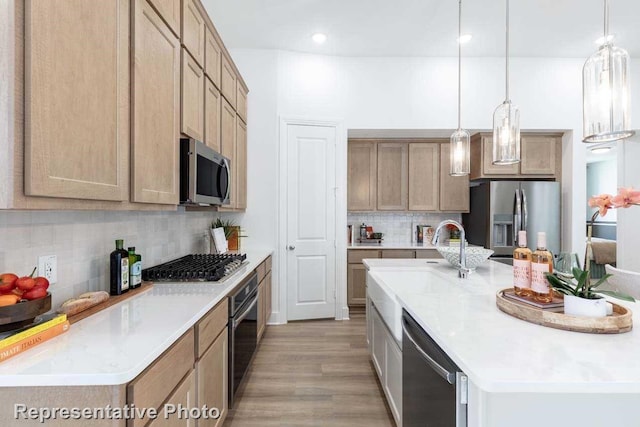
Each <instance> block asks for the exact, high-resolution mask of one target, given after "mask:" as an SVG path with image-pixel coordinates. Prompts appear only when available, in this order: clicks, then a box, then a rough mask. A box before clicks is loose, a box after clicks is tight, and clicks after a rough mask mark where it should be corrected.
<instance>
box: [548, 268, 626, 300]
mask: <svg viewBox="0 0 640 427" xmlns="http://www.w3.org/2000/svg"><path fill="white" fill-rule="evenodd" d="M545 276H546V277H547V281H548V282H549V284H550V285H551V287H553V289H554V290H556V291H558V292H560V293H561V294H564V295H573V296H576V297H579V298H586V299H597V298H600V296H599V295H608V296H610V297H614V298H618V299H621V300H624V301H631V302H635V299H634V298H633V297H632V296H630V295H626V294H623V293H620V292H615V291H610V290H605V289H597V288H598V287H599V286H600V285H602V284H603V283H607V279H608V278H609V277H611V274H606V275H605V276H604V277H602V278H601V279H600V280H598V281H597V282H596V283H595V284H593V285H592V284H591V283H590V282H591V274H590V272H589V270H581V269H579V268H577V267H575V268H574V269H573V278H574V279H575V280H576V283H574V282H573V280H572V281H570V282H568V281H566V280H563V279H561V278H560V277H558V276H557V275H555V274H551V273H546V274H545Z"/></svg>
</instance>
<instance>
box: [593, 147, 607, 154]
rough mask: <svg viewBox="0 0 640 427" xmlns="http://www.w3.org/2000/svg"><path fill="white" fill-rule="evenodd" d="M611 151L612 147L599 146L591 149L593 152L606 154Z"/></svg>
mask: <svg viewBox="0 0 640 427" xmlns="http://www.w3.org/2000/svg"><path fill="white" fill-rule="evenodd" d="M609 151H611V147H597V148H592V149H591V152H592V153H593V154H604V153H608V152H609Z"/></svg>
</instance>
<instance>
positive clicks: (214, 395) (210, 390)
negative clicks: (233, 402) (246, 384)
mask: <svg viewBox="0 0 640 427" xmlns="http://www.w3.org/2000/svg"><path fill="white" fill-rule="evenodd" d="M228 357H229V352H228V333H227V330H226V329H225V330H224V331H222V332H221V333H220V335H219V336H218V338H216V340H215V341H214V343H213V344H212V345H211V347H210V348H209V350H207V351H206V352H205V354H204V355H203V356H202V358H200V360H199V361H198V362H197V363H196V370H197V375H198V407H199V408H202V406H203V405H207V407H208V408H218V409H219V410H220V417H219V418H218V419H211V418H210V419H204V418H201V419H200V420H199V421H198V426H199V427H221V426H222V424H224V420H225V418H226V417H227V412H228V410H229V397H228V388H229V385H228V382H227V375H228V366H229V365H228Z"/></svg>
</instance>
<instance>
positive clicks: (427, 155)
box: [409, 143, 440, 211]
mask: <svg viewBox="0 0 640 427" xmlns="http://www.w3.org/2000/svg"><path fill="white" fill-rule="evenodd" d="M439 170H440V152H439V144H432V143H411V144H409V210H411V211H437V210H438V195H439V174H440V172H439Z"/></svg>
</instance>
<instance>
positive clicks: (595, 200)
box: [589, 187, 640, 216]
mask: <svg viewBox="0 0 640 427" xmlns="http://www.w3.org/2000/svg"><path fill="white" fill-rule="evenodd" d="M633 205H640V190H634V189H633V188H632V187H629V188H620V189H619V190H618V194H617V195H615V196H612V195H611V194H600V195H598V196H593V197H591V198H590V199H589V206H590V207H592V208H598V212H599V213H600V216H605V215H606V214H607V211H608V210H609V209H617V208H628V207H631V206H633Z"/></svg>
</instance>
